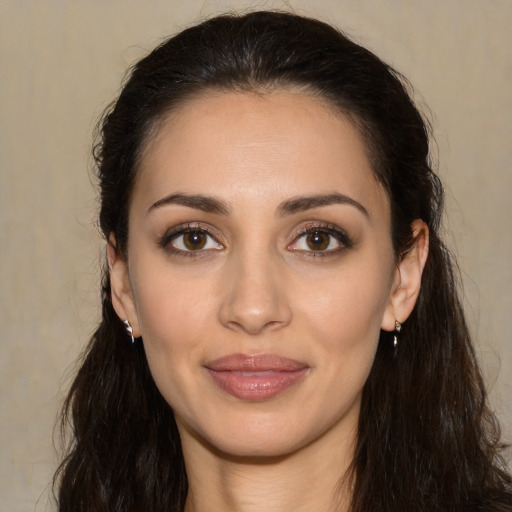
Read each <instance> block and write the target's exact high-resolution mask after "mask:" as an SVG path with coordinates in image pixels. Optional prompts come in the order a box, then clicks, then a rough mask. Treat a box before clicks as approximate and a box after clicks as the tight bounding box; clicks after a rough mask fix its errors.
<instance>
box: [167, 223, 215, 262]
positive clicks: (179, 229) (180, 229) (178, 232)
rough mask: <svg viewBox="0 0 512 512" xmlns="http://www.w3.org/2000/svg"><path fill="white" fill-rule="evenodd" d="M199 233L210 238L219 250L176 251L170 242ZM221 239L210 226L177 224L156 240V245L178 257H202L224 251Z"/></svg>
mask: <svg viewBox="0 0 512 512" xmlns="http://www.w3.org/2000/svg"><path fill="white" fill-rule="evenodd" d="M194 231H196V232H201V233H204V234H206V236H208V237H210V238H211V239H212V240H214V241H215V243H216V244H218V245H220V246H221V247H220V248H214V249H212V248H210V249H197V250H196V251H194V250H184V249H178V248H177V247H174V246H172V243H171V242H172V241H173V240H175V239H177V238H179V237H180V236H183V235H185V234H186V233H190V232H194ZM220 238H221V237H220V236H219V235H218V234H217V232H216V231H215V230H213V229H212V228H211V227H210V226H207V225H204V224H202V223H200V222H185V223H183V224H178V225H177V226H173V227H172V228H170V229H168V230H167V231H166V232H165V233H164V235H163V236H161V237H160V238H159V239H158V245H159V246H160V247H162V248H163V249H164V250H166V251H167V252H169V253H171V254H178V255H180V256H196V257H198V256H202V255H205V254H206V253H209V252H212V251H221V250H222V249H224V247H225V244H224V243H223V242H222V241H220V240H219V239H220Z"/></svg>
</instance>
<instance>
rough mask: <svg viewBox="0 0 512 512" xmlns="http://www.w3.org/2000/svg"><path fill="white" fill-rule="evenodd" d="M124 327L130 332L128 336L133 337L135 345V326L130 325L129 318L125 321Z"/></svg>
mask: <svg viewBox="0 0 512 512" xmlns="http://www.w3.org/2000/svg"><path fill="white" fill-rule="evenodd" d="M123 325H124V328H125V329H126V332H127V333H128V336H130V338H131V339H132V345H135V338H134V337H133V327H132V326H131V325H130V322H128V320H125V321H124V322H123Z"/></svg>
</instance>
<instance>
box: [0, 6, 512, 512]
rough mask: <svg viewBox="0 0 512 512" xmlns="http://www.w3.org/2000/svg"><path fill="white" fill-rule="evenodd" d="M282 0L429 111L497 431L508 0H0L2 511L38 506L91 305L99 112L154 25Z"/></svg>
mask: <svg viewBox="0 0 512 512" xmlns="http://www.w3.org/2000/svg"><path fill="white" fill-rule="evenodd" d="M287 5H289V6H290V5H291V6H292V7H293V8H294V9H296V10H297V12H299V13H305V14H308V15H313V16H319V17H321V18H322V19H324V20H325V21H328V22H331V23H333V24H336V25H337V26H339V27H340V28H342V29H344V30H345V31H346V32H347V33H348V34H350V35H352V36H353V37H354V38H355V39H356V40H357V41H359V42H360V43H362V44H363V45H367V46H368V47H370V48H371V49H373V50H374V51H375V52H376V53H377V54H378V55H379V56H381V57H382V58H384V59H385V60H387V61H389V62H390V63H391V64H392V65H394V66H395V67H396V68H397V69H398V70H399V71H401V72H403V73H404V74H405V75H406V76H407V77H408V78H409V79H410V80H411V82H412V83H413V85H414V86H415V89H416V91H417V98H418V101H419V103H420V104H421V105H428V107H429V108H430V110H431V112H432V122H433V127H434V131H435V135H436V138H437V145H438V152H439V161H440V174H441V177H442V178H443V179H444V182H445V184H446V188H447V201H448V207H447V213H448V217H447V223H446V226H447V230H448V236H449V243H450V245H451V247H452V248H453V249H454V251H455V253H456V254H457V255H458V257H459V263H460V265H461V268H462V272H463V277H464V283H465V291H466V296H467V304H466V306H467V312H468V315H469V319H470V323H471V325H472V329H473V331H474V333H475V335H476V337H477V340H478V341H477V348H478V351H479V355H480V356H481V358H482V364H483V367H484V371H485V373H486V375H487V379H488V383H489V385H490V387H491V396H492V403H493V406H494V407H495V408H496V409H497V411H498V412H499V415H500V417H501V419H502V422H503V427H504V432H505V437H506V439H508V440H509V441H510V440H511V439H512V399H511V398H510V397H511V396H512V393H511V391H512V382H511V381H512V379H511V375H512V345H511V344H510V331H511V329H512V321H511V317H512V314H511V313H512V307H511V306H512V292H511V288H512V271H511V264H510V259H511V255H512V250H511V249H512V229H511V220H512V201H511V200H510V193H511V185H512V173H511V164H512V149H511V148H512V146H511V142H512V137H511V136H512V94H511V90H512V31H511V30H510V24H511V22H512V2H511V1H510V0H331V1H329V0H314V1H313V0H311V1H307V0H297V1H291V2H289V3H288V4H285V3H283V2H278V1H275V2H259V3H254V2H244V1H235V0H233V1H217V2H213V1H204V0H187V1H184V0H183V1H176V0H174V1H172V0H152V1H142V0H139V1H135V0H122V1H121V0H118V1H105V0H101V1H100V0H87V1H86V0H82V1H76V0H75V1H73V0H68V1H65V0H40V1H35V0H34V1H28V0H0V258H1V259H0V315H1V316H0V336H1V340H0V397H1V398H0V443H1V445H0V454H1V455H0V496H1V500H0V511H1V512H21V511H33V510H37V511H43V510H52V506H51V504H50V502H49V498H48V496H49V490H50V483H51V478H52V473H53V471H54V469H55V465H56V460H57V457H56V455H55V452H54V448H53V444H52V428H53V424H54V420H55V417H56V414H57V410H58V407H59V405H60V403H61V401H62V399H63V396H64V395H65V391H66V390H67V388H68V386H69V383H70V376H71V375H72V373H73V370H74V366H73V362H74V361H75V359H76V357H77V355H78V354H79V352H80V350H81V349H82V348H83V347H84V345H85V344H86V342H87V340H88V338H89V337H90V335H91V333H92V331H93V329H94V326H95V324H96V322H97V320H98V311H99V307H98V306H99V292H98V290H99V283H98V275H99V266H100V257H101V253H102V250H103V249H102V247H103V246H102V244H101V240H100V237H99V235H98V233H97V230H96V228H95V227H94V222H95V214H96V207H97V203H96V197H95V191H94V188H93V186H92V185H91V175H90V172H89V170H90V167H91V158H90V156H89V155H90V147H91V143H92V140H93V139H92V131H93V128H94V126H95V123H96V121H97V119H98V117H99V115H100V113H101V111H102V110H103V109H104V108H105V107H106V105H107V104H108V103H109V102H110V101H112V100H113V99H114V98H115V95H116V93H117V92H118V90H119V86H120V81H121V79H122V77H123V74H124V71H125V70H126V69H127V68H128V66H129V65H130V64H132V63H133V62H134V61H135V60H136V59H138V58H140V57H142V56H143V55H145V54H146V52H147V51H148V50H150V49H151V48H153V47H154V46H155V45H156V44H157V43H158V42H160V41H161V40H162V38H163V37H164V36H166V35H167V34H169V33H173V32H176V31H177V30H179V29H180V28H184V27H185V26H187V25H189V24H191V23H193V22H194V21H196V20H198V19H199V18H202V17H205V16H209V15H212V14H216V13H221V12H224V11H226V10H229V9H234V8H247V7H267V8H272V7H274V8H281V9H284V8H286V7H287ZM424 109H426V107H424ZM500 366H501V368H500Z"/></svg>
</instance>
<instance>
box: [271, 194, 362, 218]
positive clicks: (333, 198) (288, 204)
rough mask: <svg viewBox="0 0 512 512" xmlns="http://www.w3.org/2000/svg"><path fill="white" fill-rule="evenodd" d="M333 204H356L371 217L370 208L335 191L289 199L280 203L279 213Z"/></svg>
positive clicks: (286, 213) (301, 210)
mask: <svg viewBox="0 0 512 512" xmlns="http://www.w3.org/2000/svg"><path fill="white" fill-rule="evenodd" d="M332 204H348V205H350V206H354V207H355V208H357V209H358V210H359V211H360V212H361V213H363V214H364V215H365V216H366V217H368V218H370V215H369V213H368V210H367V209H366V208H365V207H364V206H363V205H362V204H361V203H358V202H357V201H356V200H355V199H352V198H351V197H348V196H345V195H343V194H339V193H338V192H334V193H333V194H325V195H315V196H304V197H296V198H292V199H288V200H287V201H284V202H283V203H281V204H280V205H279V209H278V211H279V214H280V215H281V216H284V215H292V214H294V213H298V212H303V211H306V210H311V209H312V208H318V207H320V206H330V205H332Z"/></svg>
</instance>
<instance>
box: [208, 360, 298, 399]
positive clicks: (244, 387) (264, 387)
mask: <svg viewBox="0 0 512 512" xmlns="http://www.w3.org/2000/svg"><path fill="white" fill-rule="evenodd" d="M307 371H308V368H301V369H300V370H293V371H261V372H238V371H215V370H211V369H209V368H208V373H209V374H210V376H211V377H212V379H213V382H215V384H217V386H218V387H219V388H220V389H222V391H225V392H226V393H229V394H230V395H232V396H234V397H236V398H239V399H241V400H247V401H253V402H257V401H261V400H268V399H270V398H273V397H275V396H277V395H280V394H281V393H284V392H285V391H286V390H288V389H290V388H291V387H293V386H295V384H297V383H298V382H300V381H301V380H302V379H303V378H304V376H305V375H306V373H307Z"/></svg>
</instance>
